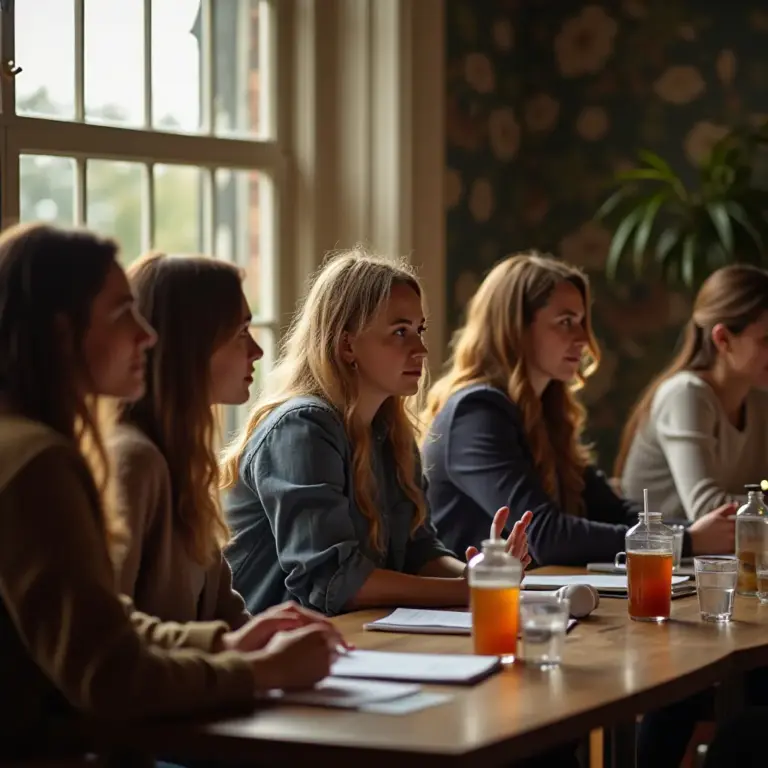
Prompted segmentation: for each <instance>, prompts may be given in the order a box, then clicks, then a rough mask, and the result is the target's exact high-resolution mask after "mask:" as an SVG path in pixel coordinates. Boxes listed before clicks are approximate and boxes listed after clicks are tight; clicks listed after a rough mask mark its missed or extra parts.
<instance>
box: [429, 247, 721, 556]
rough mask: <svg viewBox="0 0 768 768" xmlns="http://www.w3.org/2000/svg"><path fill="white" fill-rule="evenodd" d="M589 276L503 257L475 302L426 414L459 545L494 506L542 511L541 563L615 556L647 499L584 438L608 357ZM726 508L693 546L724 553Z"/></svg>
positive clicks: (445, 509)
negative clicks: (625, 492)
mask: <svg viewBox="0 0 768 768" xmlns="http://www.w3.org/2000/svg"><path fill="white" fill-rule="evenodd" d="M590 304H591V300H590V292H589V283H588V280H587V277H586V275H584V274H583V273H582V272H581V271H579V270H578V269H576V268H575V267H572V266H570V265H568V264H566V263H565V262H562V261H559V260H557V259H554V258H552V257H545V256H541V255H539V254H537V253H524V254H519V255H516V256H512V257H510V258H508V259H505V260H504V261H502V262H500V263H499V264H497V265H496V266H495V267H494V268H493V269H492V270H491V272H490V273H489V274H488V276H487V277H486V278H485V280H484V281H483V283H482V284H481V286H480V287H479V289H478V290H477V293H476V294H475V295H474V297H473V298H472V300H471V301H470V303H469V307H468V312H467V321H466V324H465V325H464V327H463V328H461V329H460V330H459V331H458V332H457V334H456V336H455V339H454V347H453V354H452V357H451V360H450V363H449V365H448V370H447V372H446V373H445V375H444V376H443V377H442V378H441V379H440V380H439V381H437V382H436V383H435V385H434V386H433V387H432V390H431V391H430V393H429V396H428V398H427V407H426V409H425V411H424V413H423V415H422V422H423V428H424V429H425V430H426V432H425V438H424V441H423V445H422V450H423V455H424V465H425V468H426V472H427V478H428V481H429V483H428V488H429V501H430V505H431V507H432V510H433V515H434V519H435V523H436V525H437V528H438V532H439V533H440V535H441V537H442V538H443V540H444V541H445V542H446V543H447V544H448V545H449V546H451V547H453V548H458V549H460V548H461V547H462V546H463V545H464V544H465V543H466V542H470V541H474V540H476V537H477V535H478V532H479V531H482V530H483V529H484V528H485V527H487V521H488V519H489V515H491V514H493V511H494V510H495V509H496V508H497V507H499V506H502V505H504V506H508V507H509V510H510V515H509V519H510V520H519V519H520V517H521V515H522V514H523V513H524V511H525V510H529V509H530V510H532V511H533V519H532V521H531V524H530V528H529V534H528V536H529V547H530V552H531V555H532V557H533V560H534V561H535V562H536V563H538V564H540V565H545V564H559V565H585V564H586V563H587V562H590V561H600V560H609V559H610V560H613V557H614V555H615V554H616V553H617V552H618V551H620V550H622V549H623V548H624V535H625V533H626V531H627V526H628V525H631V524H634V523H635V522H636V520H637V515H638V511H639V509H638V507H637V506H636V505H635V504H633V503H630V502H627V501H625V500H624V499H622V498H619V497H618V496H616V494H615V493H614V492H613V491H612V489H611V487H610V485H609V484H608V483H607V481H606V479H605V477H604V476H603V475H602V473H601V472H599V471H598V470H597V468H596V467H595V466H594V464H593V463H592V458H591V454H590V451H589V449H588V448H587V446H585V445H584V443H583V441H582V432H583V428H584V421H585V412H584V409H583V407H582V406H581V405H580V403H579V402H578V400H577V398H576V391H577V390H578V389H579V388H580V387H581V386H582V384H583V383H584V380H585V378H586V377H587V376H589V374H590V373H591V372H592V371H593V370H594V369H595V368H596V366H597V365H598V363H599V360H600V353H599V349H598V345H597V341H596V340H595V337H594V335H593V333H592V325H591V318H590ZM727 525H728V523H727V521H725V520H724V519H723V515H720V516H711V517H707V518H705V519H703V520H700V521H699V522H698V523H696V524H695V525H693V526H691V528H690V529H689V532H686V537H685V543H684V550H685V551H686V552H687V553H690V552H691V551H697V552H715V551H722V542H721V541H720V538H719V537H720V532H721V528H722V527H723V526H727Z"/></svg>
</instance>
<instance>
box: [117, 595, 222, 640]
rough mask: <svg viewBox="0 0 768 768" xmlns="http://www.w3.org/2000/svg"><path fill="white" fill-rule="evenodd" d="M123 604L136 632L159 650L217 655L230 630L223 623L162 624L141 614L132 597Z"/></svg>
mask: <svg viewBox="0 0 768 768" xmlns="http://www.w3.org/2000/svg"><path fill="white" fill-rule="evenodd" d="M120 600H121V602H122V603H123V605H124V606H125V610H126V611H127V612H128V615H129V617H130V619H131V624H132V625H133V628H134V629H135V630H136V631H137V632H138V633H139V635H141V636H142V637H143V638H144V640H145V641H146V642H148V643H151V644H152V645H156V646H158V647H159V648H167V649H169V650H170V649H173V648H197V649H199V650H201V651H206V652H208V653H216V652H217V649H218V647H219V645H220V641H221V638H222V635H223V634H224V633H225V632H226V631H227V630H228V629H229V626H227V624H226V623H225V622H223V621H190V622H187V623H185V624H182V623H179V622H176V621H161V620H160V619H158V618H157V617H156V616H148V615H147V614H146V613H141V611H137V610H136V608H135V607H134V605H133V601H132V600H131V598H130V597H128V595H120Z"/></svg>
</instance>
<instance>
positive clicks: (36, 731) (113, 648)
mask: <svg viewBox="0 0 768 768" xmlns="http://www.w3.org/2000/svg"><path fill="white" fill-rule="evenodd" d="M116 253H117V248H116V246H115V245H114V243H112V242H111V241H108V240H102V239H100V238H97V237H95V236H93V235H91V234H89V233H87V232H77V231H72V232H69V231H63V230H59V229H56V228H53V227H49V226H45V225H34V226H26V227H17V228H14V229H11V230H9V231H7V232H6V233H5V234H4V235H3V236H2V237H0V680H2V681H3V688H4V690H6V691H11V692H12V695H13V697H14V699H15V706H14V707H12V708H10V709H8V708H6V709H7V711H6V712H5V713H4V722H3V725H4V731H3V733H4V736H3V739H2V741H1V742H0V756H2V757H8V756H10V755H14V756H30V755H32V754H35V753H40V752H42V751H48V752H50V751H54V752H55V750H56V745H55V743H54V742H53V740H52V739H51V738H49V735H50V731H49V728H50V726H51V725H52V724H53V722H54V721H55V720H60V719H61V718H62V717H66V716H70V717H71V716H74V715H75V714H77V713H80V714H87V715H89V716H91V717H94V718H96V717H97V718H101V719H111V720H122V719H128V718H137V717H143V718H146V717H148V716H149V717H151V716H153V715H181V714H185V713H191V712H195V711H200V710H203V709H205V708H215V707H217V706H222V705H233V704H237V703H238V702H240V703H244V704H245V703H248V702H249V701H252V699H253V695H254V692H255V691H258V690H265V689H269V688H274V687H295V686H306V685H312V684H314V683H315V682H316V681H317V680H319V679H320V678H322V677H323V676H324V675H326V674H327V672H328V670H329V666H330V663H331V659H332V656H333V647H335V645H336V643H338V642H339V641H340V638H339V637H338V635H337V634H335V633H334V632H333V630H332V629H331V628H330V627H329V626H328V625H327V624H326V623H323V622H322V621H318V620H317V619H316V617H315V616H314V615H310V614H308V613H306V612H305V613H303V614H302V617H303V618H302V619H301V620H298V619H297V621H296V624H295V626H297V627H298V628H297V629H295V630H294V631H292V632H290V633H285V634H280V635H275V631H276V630H277V629H283V628H285V616H284V615H280V611H278V612H276V613H277V614H278V615H277V616H275V615H274V614H273V615H270V614H266V615H264V616H262V617H259V618H257V619H255V620H253V621H252V622H251V623H249V624H246V625H245V626H244V627H243V628H242V629H240V630H237V631H234V632H233V631H230V629H229V627H228V626H227V625H226V624H225V623H223V622H207V623H203V622H196V623H193V624H186V625H182V624H163V623H161V622H159V621H158V620H156V619H153V618H151V617H149V616H146V615H143V614H138V613H136V612H133V611H132V610H131V607H130V601H126V600H121V599H120V598H119V597H118V595H117V592H116V591H115V586H114V572H113V569H112V564H111V562H110V557H109V548H110V547H113V548H114V547H118V546H119V545H120V543H121V541H122V540H123V539H124V535H125V532H124V531H123V530H122V529H121V526H120V524H119V521H117V520H116V519H115V518H114V516H113V515H112V514H111V513H110V510H109V507H108V505H106V504H105V503H104V502H103V500H102V495H103V494H102V490H103V488H104V487H105V483H106V481H107V476H106V474H107V473H106V471H105V469H106V462H105V460H104V457H105V451H104V449H103V445H102V441H101V438H100V434H99V431H98V428H97V427H96V426H95V421H94V400H95V398H96V396H98V395H108V396H112V397H121V398H131V397H137V396H138V395H140V394H141V391H142V390H143V387H144V353H145V350H146V349H147V348H148V347H150V346H151V345H152V343H154V333H153V331H152V330H151V329H150V328H149V327H148V326H147V325H146V324H145V323H144V321H143V320H142V319H141V318H140V317H139V315H138V314H137V313H136V309H135V302H134V299H133V295H132V293H131V291H130V288H129V286H128V283H127V281H126V278H125V274H124V273H123V271H122V269H121V268H120V266H119V265H118V263H117V261H116ZM291 610H293V611H298V610H299V609H291ZM300 625H302V626H300ZM228 649H233V650H228ZM246 651H247V652H246Z"/></svg>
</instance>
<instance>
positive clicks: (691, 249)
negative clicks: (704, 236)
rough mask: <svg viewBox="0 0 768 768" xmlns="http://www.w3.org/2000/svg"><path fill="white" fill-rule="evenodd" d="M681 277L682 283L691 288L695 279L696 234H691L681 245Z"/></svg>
mask: <svg viewBox="0 0 768 768" xmlns="http://www.w3.org/2000/svg"><path fill="white" fill-rule="evenodd" d="M681 266H682V269H681V276H682V278H683V282H684V283H685V284H686V285H687V286H688V287H689V288H692V287H693V283H694V281H695V278H696V233H695V232H691V233H690V234H689V235H688V236H687V237H686V238H685V242H684V243H683V260H682V265H681Z"/></svg>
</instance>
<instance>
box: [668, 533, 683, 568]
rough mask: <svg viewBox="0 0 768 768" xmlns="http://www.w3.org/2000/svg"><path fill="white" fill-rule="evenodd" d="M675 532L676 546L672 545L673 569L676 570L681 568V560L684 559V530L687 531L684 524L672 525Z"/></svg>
mask: <svg viewBox="0 0 768 768" xmlns="http://www.w3.org/2000/svg"><path fill="white" fill-rule="evenodd" d="M669 528H671V529H672V533H673V534H674V537H675V539H674V546H673V547H672V570H673V571H676V570H678V569H679V568H680V561H681V560H682V559H683V532H684V531H685V526H684V525H670V526H669Z"/></svg>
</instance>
